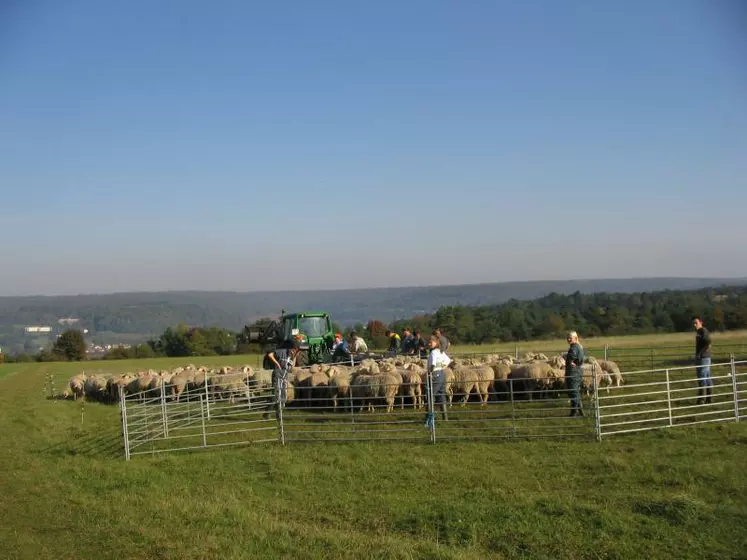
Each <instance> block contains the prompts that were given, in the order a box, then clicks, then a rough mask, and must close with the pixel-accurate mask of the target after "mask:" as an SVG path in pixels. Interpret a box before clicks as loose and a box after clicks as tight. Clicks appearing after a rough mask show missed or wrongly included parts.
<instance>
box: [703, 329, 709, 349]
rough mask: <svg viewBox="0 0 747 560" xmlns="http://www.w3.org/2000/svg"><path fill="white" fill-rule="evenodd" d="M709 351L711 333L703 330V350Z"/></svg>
mask: <svg viewBox="0 0 747 560" xmlns="http://www.w3.org/2000/svg"><path fill="white" fill-rule="evenodd" d="M710 349H711V332H710V331H709V330H708V329H704V330H703V350H705V351H708V350H710Z"/></svg>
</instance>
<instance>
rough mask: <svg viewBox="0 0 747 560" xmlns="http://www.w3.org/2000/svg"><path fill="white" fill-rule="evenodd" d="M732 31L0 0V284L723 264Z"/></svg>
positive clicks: (677, 21)
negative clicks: (0, 256)
mask: <svg viewBox="0 0 747 560" xmlns="http://www.w3.org/2000/svg"><path fill="white" fill-rule="evenodd" d="M745 26H747V11H745V10H741V9H739V3H738V2H730V1H728V0H725V1H723V2H703V1H695V0H681V1H678V2H672V1H671V0H649V1H642V0H635V1H631V2H611V1H610V2H606V1H605V2H588V1H570V0H569V1H566V2H560V1H556V0H545V1H539V0H530V1H527V2H509V1H484V2H483V1H470V2H456V1H451V2H442V1H436V0H428V1H425V0H423V1H420V0H417V1H416V0H411V1H407V2H375V3H374V2H350V1H338V2H331V1H330V2H327V1H320V2H272V3H259V2H246V1H235V2H234V1H221V2H197V1H189V0H178V1H177V0H173V1H171V0H161V1H159V2H152V1H145V0H133V1H130V2H119V3H114V2H98V1H93V0H71V1H69V2H54V1H51V0H48V1H42V0H39V1H30V2H20V1H19V2H9V3H4V4H3V7H2V8H0V195H2V199H0V200H2V205H3V208H4V209H5V212H3V213H2V216H1V217H0V243H1V245H0V248H1V249H2V253H3V273H2V274H0V295H16V294H26V293H44V294H57V293H90V292H114V291H129V290H132V291H137V290H159V289H230V290H258V289H285V288H291V289H302V288H343V287H366V286H395V285H422V284H451V283H471V282H490V281H504V280H506V281H507V280H540V279H563V278H605V277H641V276H669V275H676V276H747V243H745V239H746V238H747V223H746V222H745V220H744V218H743V216H744V208H745V205H746V204H747V95H746V93H747V70H746V68H747V65H745V53H747V39H745V34H744V30H745ZM289 262H293V263H294V266H290V264H289Z"/></svg>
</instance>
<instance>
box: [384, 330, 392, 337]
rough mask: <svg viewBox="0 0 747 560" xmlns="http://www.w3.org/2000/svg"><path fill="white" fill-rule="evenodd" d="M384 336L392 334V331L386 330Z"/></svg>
mask: <svg viewBox="0 0 747 560" xmlns="http://www.w3.org/2000/svg"><path fill="white" fill-rule="evenodd" d="M384 336H392V331H385V332H384Z"/></svg>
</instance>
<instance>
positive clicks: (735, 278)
mask: <svg viewBox="0 0 747 560" xmlns="http://www.w3.org/2000/svg"><path fill="white" fill-rule="evenodd" d="M637 280H715V281H721V282H723V281H726V282H747V276H630V277H625V278H622V277H607V278H565V279H553V280H507V281H498V282H465V283H461V284H424V285H410V286H367V287H359V288H324V289H322V288H319V289H301V288H299V289H286V290H246V291H244V290H209V289H191V290H133V291H122V292H87V293H56V294H22V295H0V299H20V298H55V297H61V298H64V297H87V296H116V295H148V294H283V293H330V292H361V291H372V290H412V289H432V288H460V287H465V286H468V287H476V286H494V285H509V284H557V283H567V282H615V281H637Z"/></svg>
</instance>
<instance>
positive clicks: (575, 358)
mask: <svg viewBox="0 0 747 560" xmlns="http://www.w3.org/2000/svg"><path fill="white" fill-rule="evenodd" d="M568 344H569V347H568V353H567V354H566V357H565V386H566V388H567V389H568V393H569V396H570V398H571V413H570V416H571V417H573V416H576V415H578V416H583V415H584V411H583V409H582V408H581V378H582V371H583V370H582V366H583V365H584V358H585V356H584V348H583V346H581V344H580V343H579V342H578V333H577V332H576V331H571V332H569V333H568Z"/></svg>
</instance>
